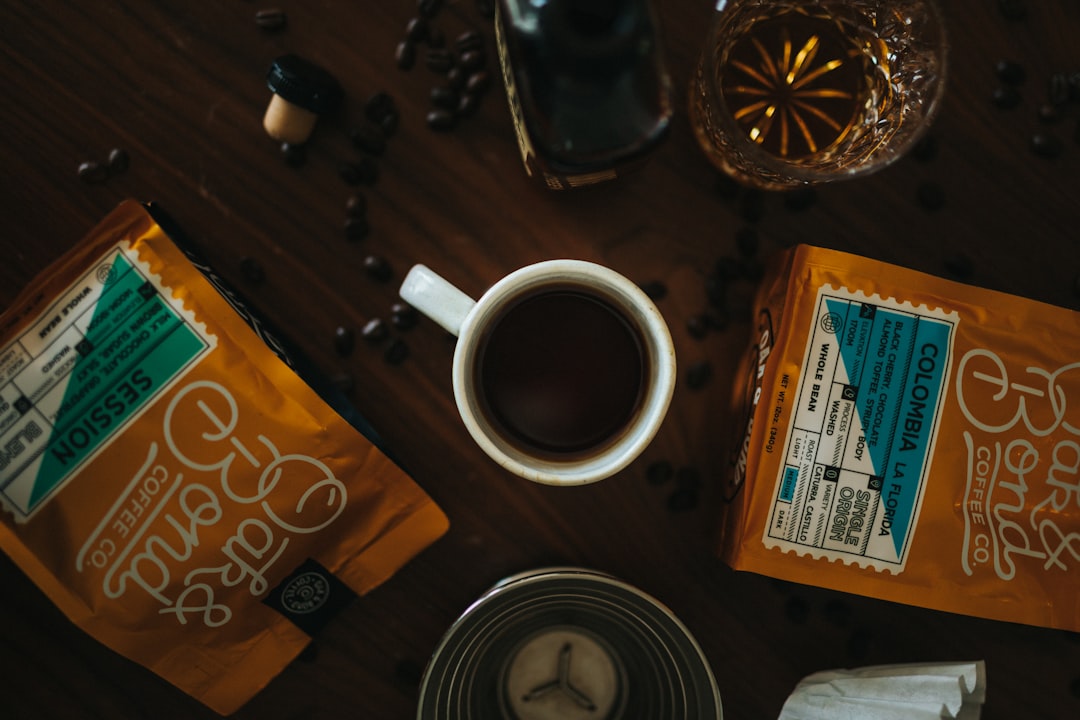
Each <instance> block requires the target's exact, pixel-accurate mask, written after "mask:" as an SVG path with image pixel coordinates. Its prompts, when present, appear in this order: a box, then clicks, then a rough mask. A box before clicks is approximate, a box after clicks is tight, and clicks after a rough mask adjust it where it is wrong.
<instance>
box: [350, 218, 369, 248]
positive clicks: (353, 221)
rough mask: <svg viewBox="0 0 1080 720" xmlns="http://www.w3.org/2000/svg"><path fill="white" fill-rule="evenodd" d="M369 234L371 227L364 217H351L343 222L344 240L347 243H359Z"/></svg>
mask: <svg viewBox="0 0 1080 720" xmlns="http://www.w3.org/2000/svg"><path fill="white" fill-rule="evenodd" d="M370 232H371V227H370V226H369V225H368V221H367V218H366V217H362V216H361V217H351V218H348V219H346V220H345V239H346V240H348V241H349V242H359V241H360V240H363V239H364V238H366V237H367V236H368V233H370Z"/></svg>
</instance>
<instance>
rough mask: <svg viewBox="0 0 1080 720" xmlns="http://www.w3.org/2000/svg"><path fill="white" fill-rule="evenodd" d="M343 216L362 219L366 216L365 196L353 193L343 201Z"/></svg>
mask: <svg viewBox="0 0 1080 720" xmlns="http://www.w3.org/2000/svg"><path fill="white" fill-rule="evenodd" d="M345 214H346V215H347V216H348V217H352V218H355V217H363V216H364V215H366V214H367V196H366V195H364V194H363V193H359V192H357V193H353V194H352V195H350V196H349V199H348V200H346V201H345Z"/></svg>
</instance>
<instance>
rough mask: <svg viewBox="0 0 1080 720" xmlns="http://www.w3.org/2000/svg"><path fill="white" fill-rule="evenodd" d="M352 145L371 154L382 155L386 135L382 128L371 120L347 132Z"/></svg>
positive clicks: (384, 148)
mask: <svg viewBox="0 0 1080 720" xmlns="http://www.w3.org/2000/svg"><path fill="white" fill-rule="evenodd" d="M349 138H350V139H351V140H352V144H353V147H355V148H356V149H357V150H361V151H363V152H366V153H371V154H372V155H382V154H383V153H384V152H386V136H385V135H383V131H382V128H381V127H379V126H378V125H376V124H375V123H373V122H371V121H367V122H364V123H362V124H361V125H360V126H359V127H357V128H355V129H354V130H353V131H352V132H351V133H349Z"/></svg>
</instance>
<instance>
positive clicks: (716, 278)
mask: <svg viewBox="0 0 1080 720" xmlns="http://www.w3.org/2000/svg"><path fill="white" fill-rule="evenodd" d="M729 282H730V281H729V280H728V279H727V276H725V275H722V274H720V273H719V272H712V273H709V274H708V275H707V276H706V277H705V300H706V301H707V302H708V303H709V306H710V307H714V308H717V309H723V308H726V307H727V301H728V287H729V285H728V283H729Z"/></svg>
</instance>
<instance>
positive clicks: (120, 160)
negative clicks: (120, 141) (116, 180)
mask: <svg viewBox="0 0 1080 720" xmlns="http://www.w3.org/2000/svg"><path fill="white" fill-rule="evenodd" d="M105 164H106V165H108V167H109V172H110V173H111V174H113V175H120V174H121V173H125V172H127V169H128V168H129V167H130V166H131V158H130V157H129V156H128V154H127V151H126V150H124V149H123V148H113V149H112V150H110V151H109V157H108V159H107V160H106V161H105Z"/></svg>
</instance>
